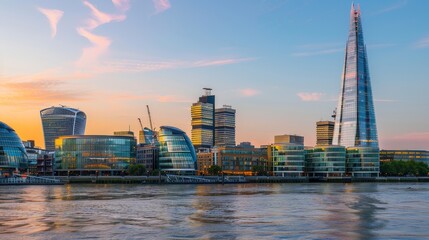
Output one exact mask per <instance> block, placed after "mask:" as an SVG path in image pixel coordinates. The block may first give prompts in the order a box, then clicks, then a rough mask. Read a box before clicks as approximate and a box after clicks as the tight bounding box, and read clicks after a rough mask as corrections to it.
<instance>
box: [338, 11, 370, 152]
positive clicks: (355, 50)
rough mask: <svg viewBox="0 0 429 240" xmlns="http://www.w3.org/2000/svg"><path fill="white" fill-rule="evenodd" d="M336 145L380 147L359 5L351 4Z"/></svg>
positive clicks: (339, 100) (339, 101)
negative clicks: (356, 6)
mask: <svg viewBox="0 0 429 240" xmlns="http://www.w3.org/2000/svg"><path fill="white" fill-rule="evenodd" d="M332 144H333V145H341V146H345V147H375V148H378V138H377V127H376V121H375V113H374V104H373V98H372V90H371V81H370V76H369V70H368V58H367V54H366V46H365V43H364V39H363V32H362V23H361V13H360V8H359V7H358V9H355V7H354V5H352V8H351V12H350V30H349V36H348V40H347V45H346V53H345V58H344V69H343V76H342V82H341V89H340V96H339V99H338V106H337V110H336V117H335V129H334V137H333V143H332Z"/></svg>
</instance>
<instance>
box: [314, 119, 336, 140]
mask: <svg viewBox="0 0 429 240" xmlns="http://www.w3.org/2000/svg"><path fill="white" fill-rule="evenodd" d="M334 126H335V122H332V121H319V122H317V123H316V139H317V140H316V145H317V146H329V145H332V138H333V136H334Z"/></svg>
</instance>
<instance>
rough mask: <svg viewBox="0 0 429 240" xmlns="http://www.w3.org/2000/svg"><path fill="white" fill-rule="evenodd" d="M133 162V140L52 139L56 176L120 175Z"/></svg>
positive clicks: (108, 137) (106, 138) (104, 137)
mask: <svg viewBox="0 0 429 240" xmlns="http://www.w3.org/2000/svg"><path fill="white" fill-rule="evenodd" d="M135 160H136V139H135V138H134V137H129V136H108V135H74V136H61V137H59V138H57V139H56V140H55V168H56V169H55V171H56V172H57V174H58V175H91V174H96V175H122V174H124V172H125V171H126V170H127V168H128V166H129V165H130V164H134V163H135Z"/></svg>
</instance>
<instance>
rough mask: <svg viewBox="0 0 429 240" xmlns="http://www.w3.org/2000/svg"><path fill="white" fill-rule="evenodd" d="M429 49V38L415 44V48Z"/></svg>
mask: <svg viewBox="0 0 429 240" xmlns="http://www.w3.org/2000/svg"><path fill="white" fill-rule="evenodd" d="M427 47H429V36H427V37H425V38H422V39H420V40H419V41H417V42H416V43H415V44H414V48H427Z"/></svg>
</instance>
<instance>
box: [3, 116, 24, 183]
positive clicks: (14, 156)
mask: <svg viewBox="0 0 429 240" xmlns="http://www.w3.org/2000/svg"><path fill="white" fill-rule="evenodd" d="M27 164H28V163H27V153H26V151H25V148H24V144H22V141H21V139H20V138H19V136H18V135H17V134H16V132H15V130H13V129H12V128H11V127H9V126H8V125H6V124H5V123H3V122H0V173H1V174H0V175H10V174H11V173H12V172H13V171H14V170H16V169H18V170H20V171H25V170H26V169H27Z"/></svg>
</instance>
